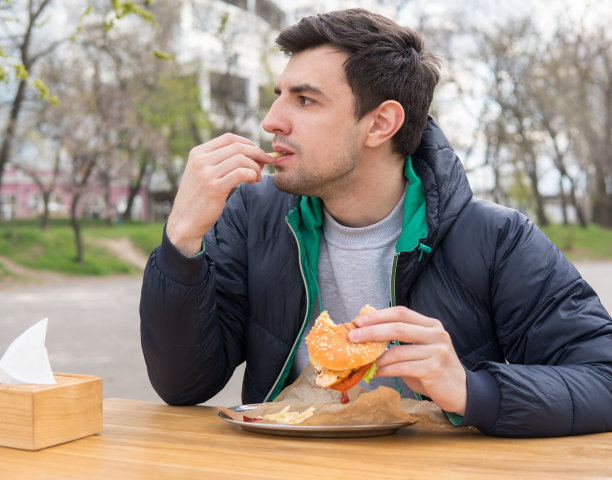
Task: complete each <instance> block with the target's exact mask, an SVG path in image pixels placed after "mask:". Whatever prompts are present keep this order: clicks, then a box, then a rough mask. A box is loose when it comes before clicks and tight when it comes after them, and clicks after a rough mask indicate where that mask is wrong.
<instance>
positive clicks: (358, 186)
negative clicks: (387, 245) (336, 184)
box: [322, 159, 406, 227]
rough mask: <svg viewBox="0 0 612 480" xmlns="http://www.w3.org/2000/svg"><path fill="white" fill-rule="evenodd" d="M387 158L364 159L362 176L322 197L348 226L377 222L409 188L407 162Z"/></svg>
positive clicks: (361, 166)
mask: <svg viewBox="0 0 612 480" xmlns="http://www.w3.org/2000/svg"><path fill="white" fill-rule="evenodd" d="M385 160H386V161H377V160H376V159H371V160H370V161H365V162H363V163H362V164H361V165H360V169H361V171H360V174H359V177H358V179H357V180H356V181H354V183H353V184H352V185H351V187H350V188H349V189H344V191H342V192H338V194H336V195H333V196H329V197H328V198H323V199H322V200H323V203H324V204H325V208H326V209H327V211H328V212H329V213H330V214H331V215H332V216H333V217H334V219H335V220H336V221H337V222H338V223H340V224H342V225H345V226H347V227H365V226H368V225H373V224H374V223H377V222H379V221H380V220H382V219H383V218H386V217H387V216H388V215H389V214H390V213H391V211H392V210H393V208H395V206H396V205H397V202H399V201H400V198H402V195H403V194H404V191H405V189H406V178H405V177H404V163H403V162H402V161H400V160H399V159H397V161H393V162H391V161H389V160H390V159H385ZM394 160H395V159H394ZM354 180H355V179H354Z"/></svg>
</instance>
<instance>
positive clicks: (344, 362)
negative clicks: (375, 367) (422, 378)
mask: <svg viewBox="0 0 612 480" xmlns="http://www.w3.org/2000/svg"><path fill="white" fill-rule="evenodd" d="M371 311H374V308H373V307H371V306H370V305H365V306H364V307H363V308H362V309H361V312H360V313H359V316H362V315H365V314H367V313H368V312H371ZM355 328H357V326H356V325H355V324H354V323H353V322H348V323H340V324H337V325H336V324H335V323H334V322H333V321H332V319H331V318H330V317H329V314H328V313H327V311H324V312H321V315H319V317H318V318H317V320H316V321H315V324H314V326H313V327H312V329H311V330H310V332H309V333H308V335H307V336H306V346H307V347H308V355H309V356H310V359H311V361H312V362H314V363H316V364H318V365H320V366H321V367H324V368H326V369H329V370H336V371H339V370H353V369H356V368H359V367H362V366H363V365H367V364H368V363H372V362H373V361H374V360H376V359H377V358H378V357H380V356H381V355H382V354H383V353H384V351H385V350H386V349H387V344H388V342H366V343H353V342H351V341H350V340H349V338H348V334H349V332H350V331H351V330H353V329H355Z"/></svg>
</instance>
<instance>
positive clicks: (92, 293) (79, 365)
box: [0, 262, 612, 406]
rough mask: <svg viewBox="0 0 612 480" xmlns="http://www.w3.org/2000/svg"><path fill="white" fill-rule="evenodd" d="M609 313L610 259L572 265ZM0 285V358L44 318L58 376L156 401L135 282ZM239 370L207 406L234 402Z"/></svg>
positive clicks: (124, 279) (237, 397)
mask: <svg viewBox="0 0 612 480" xmlns="http://www.w3.org/2000/svg"><path fill="white" fill-rule="evenodd" d="M576 267H577V268H578V270H579V271H580V272H581V273H582V275H583V276H584V278H586V279H587V281H588V282H589V283H590V284H591V286H593V288H594V289H595V291H596V292H598V294H599V296H600V298H601V300H602V303H603V304H604V306H605V307H606V308H607V309H608V311H609V312H612V283H611V282H610V281H609V279H610V278H612V262H592V263H590V262H589V263H579V264H576ZM58 281H59V280H58V278H56V279H55V281H51V282H49V281H47V282H45V283H43V284H40V285H29V286H27V285H26V286H18V285H10V286H7V285H4V286H2V285H0V305H1V306H2V313H1V316H0V356H1V355H2V354H4V352H5V350H6V348H7V347H8V345H9V344H10V342H11V341H12V340H13V339H14V338H15V337H16V336H17V335H19V334H20V333H21V332H23V331H24V330H25V329H26V328H28V327H29V326H31V325H33V324H34V323H36V322H37V321H39V320H41V319H42V318H44V317H48V318H49V326H48V331H47V342H46V345H47V350H48V352H49V359H50V362H51V367H52V368H53V370H54V371H56V372H67V373H86V374H93V375H98V376H100V377H102V380H103V389H104V392H103V395H104V397H124V398H133V399H138V400H150V401H156V402H158V401H160V399H159V397H158V396H157V394H156V393H155V392H154V390H153V389H152V388H151V385H150V384H149V380H148V377H147V373H146V367H145V364H144V360H143V357H142V351H141V348H140V331H139V328H140V326H139V325H140V319H139V315H138V303H139V299H140V287H141V278H140V277H112V278H90V277H88V278H81V279H78V278H77V279H75V278H72V279H68V280H67V279H65V278H62V280H61V281H59V282H60V283H58ZM242 373H243V368H242V367H241V368H240V369H239V371H237V373H236V374H235V375H234V378H232V380H231V381H230V384H229V385H228V386H227V387H226V388H225V389H224V391H223V392H221V393H220V394H219V395H217V396H216V397H215V398H213V399H211V400H209V401H208V402H206V403H207V404H209V405H225V406H230V405H238V404H240V403H241V401H240V390H241V382H242Z"/></svg>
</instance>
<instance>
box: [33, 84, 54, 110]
mask: <svg viewBox="0 0 612 480" xmlns="http://www.w3.org/2000/svg"><path fill="white" fill-rule="evenodd" d="M33 83H34V88H36V90H38V96H39V97H40V99H41V100H44V101H46V102H49V103H51V104H53V105H59V103H60V101H59V98H57V97H56V96H55V95H51V92H50V91H49V87H47V86H46V85H45V84H44V83H43V81H42V80H38V79H37V80H34V82H33Z"/></svg>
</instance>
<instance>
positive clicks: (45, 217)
mask: <svg viewBox="0 0 612 480" xmlns="http://www.w3.org/2000/svg"><path fill="white" fill-rule="evenodd" d="M41 192H42V197H43V214H42V216H41V217H40V228H41V229H42V230H48V229H49V214H50V212H49V202H50V201H51V190H41Z"/></svg>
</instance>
